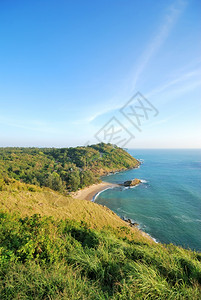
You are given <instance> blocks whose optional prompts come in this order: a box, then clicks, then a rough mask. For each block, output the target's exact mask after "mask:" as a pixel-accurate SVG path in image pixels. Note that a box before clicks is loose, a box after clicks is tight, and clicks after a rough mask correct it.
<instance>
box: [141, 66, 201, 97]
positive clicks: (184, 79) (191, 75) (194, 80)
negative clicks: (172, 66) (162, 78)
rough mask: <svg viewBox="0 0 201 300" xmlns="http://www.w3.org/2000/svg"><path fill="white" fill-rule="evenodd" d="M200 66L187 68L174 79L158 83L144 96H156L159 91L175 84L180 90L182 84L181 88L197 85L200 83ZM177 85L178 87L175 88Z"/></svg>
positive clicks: (161, 91)
mask: <svg viewBox="0 0 201 300" xmlns="http://www.w3.org/2000/svg"><path fill="white" fill-rule="evenodd" d="M200 79H201V68H198V69H195V70H189V71H188V72H186V73H185V74H180V75H178V76H177V77H175V78H174V79H172V80H170V81H168V82H165V83H164V84H162V85H160V86H159V87H156V88H154V89H153V90H151V91H150V92H148V93H147V94H146V96H147V97H148V98H149V97H152V96H156V95H158V94H160V93H163V92H164V91H166V90H167V89H171V88H173V87H175V86H176V90H178V91H179V90H180V91H181V90H182V85H183V89H184V90H186V89H191V86H195V85H196V86H197V85H201V80H200ZM177 86H179V88H177Z"/></svg>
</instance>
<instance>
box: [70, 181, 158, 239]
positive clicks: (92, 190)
mask: <svg viewBox="0 0 201 300" xmlns="http://www.w3.org/2000/svg"><path fill="white" fill-rule="evenodd" d="M115 187H120V185H119V184H115V183H110V182H105V181H102V182H100V183H95V184H92V185H90V186H88V187H85V188H83V189H80V190H78V191H76V192H71V194H70V195H71V196H72V197H73V198H75V199H80V200H87V201H91V202H95V200H96V197H97V196H98V195H99V194H100V193H102V192H103V191H105V190H108V189H113V188H115ZM119 217H120V216H119ZM120 218H121V217H120ZM121 219H122V218H121ZM122 220H123V219H122ZM123 221H124V222H125V223H126V224H129V222H128V221H127V220H123ZM130 227H135V228H138V230H139V231H140V232H141V234H142V235H143V236H146V237H148V238H149V239H151V240H152V241H154V242H155V243H158V241H157V240H156V239H155V238H154V237H152V236H151V235H149V234H148V233H146V232H144V231H143V230H142V229H141V228H140V227H139V226H136V225H130Z"/></svg>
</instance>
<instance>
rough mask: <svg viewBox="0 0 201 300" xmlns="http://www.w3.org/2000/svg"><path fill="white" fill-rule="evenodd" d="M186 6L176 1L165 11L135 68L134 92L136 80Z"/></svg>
mask: <svg viewBox="0 0 201 300" xmlns="http://www.w3.org/2000/svg"><path fill="white" fill-rule="evenodd" d="M185 6H186V1H181V0H179V1H176V2H175V3H174V4H172V5H171V6H170V7H169V8H168V9H167V14H166V16H165V18H164V20H163V23H162V24H161V26H160V28H159V31H158V32H157V33H156V35H155V37H154V38H153V39H152V41H151V42H150V44H149V45H148V46H147V48H146V50H145V51H144V53H143V55H142V57H141V58H140V61H139V63H138V66H137V70H136V72H135V75H134V80H133V89H134V90H135V88H136V84H137V82H138V79H139V78H140V76H141V75H142V74H143V72H144V70H145V68H146V67H147V65H148V63H149V62H150V61H151V59H152V57H153V56H154V55H155V54H156V53H157V52H158V50H159V48H160V47H161V46H162V44H163V43H164V42H165V40H166V39H167V37H168V36H169V34H170V32H171V30H172V28H173V26H174V25H175V23H176V21H177V20H178V18H179V16H180V14H181V13H182V11H183V10H184V8H185Z"/></svg>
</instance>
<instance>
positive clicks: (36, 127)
mask: <svg viewBox="0 0 201 300" xmlns="http://www.w3.org/2000/svg"><path fill="white" fill-rule="evenodd" d="M0 125H3V126H9V127H13V128H21V129H25V130H31V131H37V132H45V133H56V130H55V128H52V127H50V126H48V124H46V123H45V122H41V121H37V120H33V121H21V120H17V119H16V120H13V119H11V118H6V117H4V116H0Z"/></svg>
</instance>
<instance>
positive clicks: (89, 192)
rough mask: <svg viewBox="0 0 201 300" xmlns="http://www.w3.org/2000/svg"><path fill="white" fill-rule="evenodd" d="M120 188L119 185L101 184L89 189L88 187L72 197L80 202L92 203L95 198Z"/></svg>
mask: <svg viewBox="0 0 201 300" xmlns="http://www.w3.org/2000/svg"><path fill="white" fill-rule="evenodd" d="M116 186H118V185H117V184H113V183H109V182H103V181H102V182H101V183H97V184H93V185H90V186H89V187H86V188H84V189H81V190H79V191H76V192H73V193H71V196H72V197H73V198H76V199H80V200H89V201H92V200H93V198H94V196H95V195H96V194H97V193H99V192H101V191H103V190H106V189H108V188H113V187H116Z"/></svg>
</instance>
